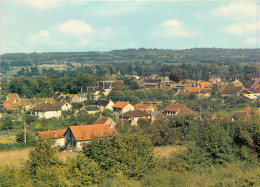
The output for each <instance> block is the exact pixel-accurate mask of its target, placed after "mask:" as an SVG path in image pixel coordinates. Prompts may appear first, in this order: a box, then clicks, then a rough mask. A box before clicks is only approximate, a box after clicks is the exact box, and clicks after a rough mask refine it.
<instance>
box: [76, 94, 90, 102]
mask: <svg viewBox="0 0 260 187" xmlns="http://www.w3.org/2000/svg"><path fill="white" fill-rule="evenodd" d="M77 96H78V97H79V98H80V99H81V100H82V101H87V100H88V98H87V94H86V93H79V94H78V95H77Z"/></svg>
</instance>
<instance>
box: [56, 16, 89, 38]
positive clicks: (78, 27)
mask: <svg viewBox="0 0 260 187" xmlns="http://www.w3.org/2000/svg"><path fill="white" fill-rule="evenodd" d="M59 29H60V31H61V32H62V33H68V34H74V35H76V36H82V35H85V34H91V33H93V29H92V27H91V26H90V25H89V24H86V23H85V22H84V21H78V20H69V21H67V22H66V23H63V24H62V25H60V26H59Z"/></svg>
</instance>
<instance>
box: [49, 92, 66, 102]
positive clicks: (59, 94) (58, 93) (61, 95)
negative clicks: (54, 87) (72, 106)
mask: <svg viewBox="0 0 260 187" xmlns="http://www.w3.org/2000/svg"><path fill="white" fill-rule="evenodd" d="M63 97H64V95H63V93H62V92H55V94H54V96H52V98H53V99H54V100H56V101H59V100H61V99H63Z"/></svg>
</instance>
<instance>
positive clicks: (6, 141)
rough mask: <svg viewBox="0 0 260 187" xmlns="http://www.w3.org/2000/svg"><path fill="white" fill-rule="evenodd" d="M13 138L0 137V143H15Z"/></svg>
mask: <svg viewBox="0 0 260 187" xmlns="http://www.w3.org/2000/svg"><path fill="white" fill-rule="evenodd" d="M15 142H16V141H15V136H12V135H11V136H0V143H15Z"/></svg>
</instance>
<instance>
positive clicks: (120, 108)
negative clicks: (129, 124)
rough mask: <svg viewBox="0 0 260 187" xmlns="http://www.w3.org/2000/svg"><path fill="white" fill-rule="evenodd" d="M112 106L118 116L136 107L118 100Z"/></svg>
mask: <svg viewBox="0 0 260 187" xmlns="http://www.w3.org/2000/svg"><path fill="white" fill-rule="evenodd" d="M112 107H113V113H114V114H115V115H117V116H118V115H119V114H120V113H122V112H123V113H125V112H128V111H131V110H134V109H135V107H134V106H133V105H131V104H130V103H128V102H124V101H117V102H116V103H115V104H114V105H113V106H112Z"/></svg>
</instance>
